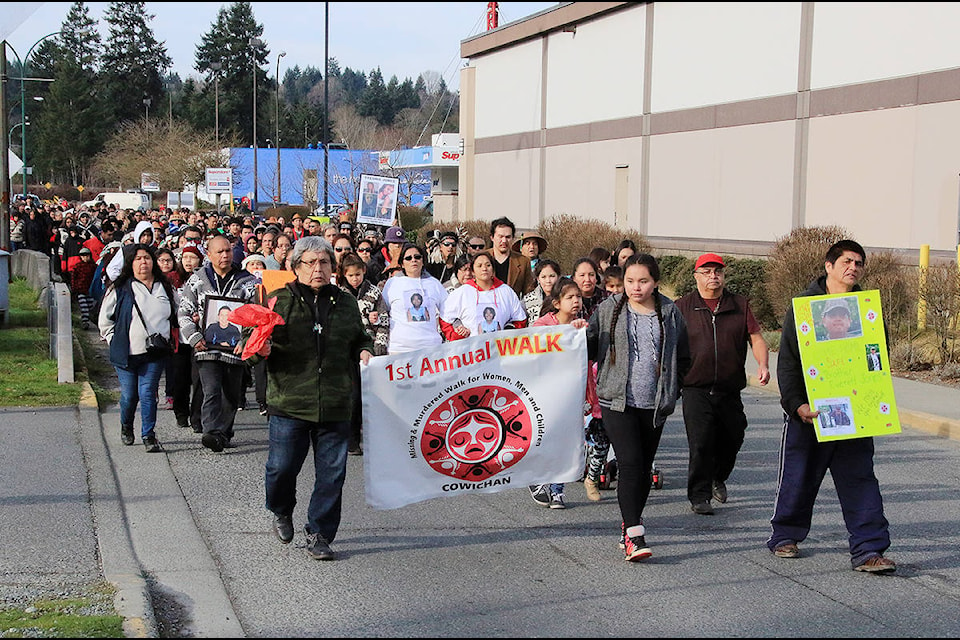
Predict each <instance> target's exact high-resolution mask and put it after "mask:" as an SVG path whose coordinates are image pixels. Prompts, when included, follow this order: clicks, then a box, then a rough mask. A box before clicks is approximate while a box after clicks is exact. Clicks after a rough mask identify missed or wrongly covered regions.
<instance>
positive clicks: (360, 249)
mask: <svg viewBox="0 0 960 640" xmlns="http://www.w3.org/2000/svg"><path fill="white" fill-rule="evenodd" d="M371 251H373V249H371V248H370V247H360V248H359V249H357V253H370V252H371Z"/></svg>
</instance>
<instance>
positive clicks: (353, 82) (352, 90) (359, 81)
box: [331, 67, 367, 105]
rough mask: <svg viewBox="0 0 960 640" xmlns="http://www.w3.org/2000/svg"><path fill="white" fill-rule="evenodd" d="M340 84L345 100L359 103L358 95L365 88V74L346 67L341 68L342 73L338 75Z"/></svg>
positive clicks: (360, 94)
mask: <svg viewBox="0 0 960 640" xmlns="http://www.w3.org/2000/svg"><path fill="white" fill-rule="evenodd" d="M331 75H332V74H331ZM340 86H341V89H342V90H343V96H344V101H345V102H348V103H350V104H354V105H356V104H359V102H360V97H361V96H362V95H363V92H364V91H366V90H367V75H366V74H365V73H363V72H358V71H354V70H353V69H351V68H350V67H347V68H346V69H344V70H343V75H341V76H340Z"/></svg>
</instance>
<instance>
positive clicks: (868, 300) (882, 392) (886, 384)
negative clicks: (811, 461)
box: [793, 289, 900, 442]
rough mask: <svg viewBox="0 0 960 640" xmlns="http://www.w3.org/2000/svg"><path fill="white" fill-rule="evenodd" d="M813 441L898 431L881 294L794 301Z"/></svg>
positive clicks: (876, 292)
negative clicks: (812, 415)
mask: <svg viewBox="0 0 960 640" xmlns="http://www.w3.org/2000/svg"><path fill="white" fill-rule="evenodd" d="M793 313H794V317H795V319H796V326H797V340H798V342H799V345H800V362H801V363H802V364H803V370H804V383H805V385H806V389H807V400H808V401H809V403H810V406H811V407H812V408H813V409H815V410H817V411H819V412H820V415H819V416H817V418H816V419H814V426H815V427H816V431H817V440H818V441H819V442H826V441H829V440H846V439H849V438H864V437H868V436H882V435H888V434H892V433H900V416H899V414H898V413H897V403H896V400H895V399H894V395H893V377H892V376H891V375H890V371H889V369H890V368H889V367H888V366H887V363H888V362H889V359H888V357H887V338H886V334H885V332H884V330H883V309H882V306H881V304H880V292H879V291H877V290H875V289H874V290H871V291H852V292H850V293H843V294H835V295H826V296H810V297H805V298H794V299H793Z"/></svg>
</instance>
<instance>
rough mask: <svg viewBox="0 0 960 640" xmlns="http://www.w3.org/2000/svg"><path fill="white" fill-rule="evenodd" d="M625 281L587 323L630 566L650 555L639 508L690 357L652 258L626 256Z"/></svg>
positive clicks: (623, 544) (676, 312)
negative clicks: (615, 469) (614, 454)
mask: <svg viewBox="0 0 960 640" xmlns="http://www.w3.org/2000/svg"><path fill="white" fill-rule="evenodd" d="M623 275H624V278H623V280H624V292H623V293H621V294H617V295H614V296H611V297H609V298H607V299H606V300H604V301H603V302H602V303H600V306H598V307H597V310H596V312H595V313H594V314H593V315H592V316H591V317H590V324H589V325H588V327H587V348H588V352H589V355H588V357H589V358H590V360H594V361H596V362H597V368H598V371H597V395H598V396H599V403H600V410H601V412H602V414H603V426H604V428H605V429H606V431H607V435H608V436H609V437H610V442H611V444H612V445H613V448H614V450H615V451H616V452H617V465H618V470H619V471H618V473H619V479H618V481H617V500H618V501H619V503H620V515H621V516H622V517H623V522H622V524H621V543H620V546H621V548H623V549H624V552H625V554H626V560H627V561H628V562H636V561H639V560H643V559H645V558H649V557H650V556H651V555H653V552H652V551H650V548H649V547H648V546H647V543H646V539H645V538H644V535H645V533H646V530H645V529H644V526H643V508H644V507H645V506H646V503H647V497H648V496H649V494H650V484H651V476H650V471H651V469H652V467H653V460H654V457H655V456H656V453H657V446H658V445H659V444H660V435H661V434H662V432H663V425H664V423H666V421H667V417H668V416H669V415H670V414H672V413H673V411H674V409H675V408H676V404H677V398H678V397H679V395H680V386H681V381H682V379H683V375H684V373H685V372H686V370H687V368H688V367H689V366H690V353H689V345H688V343H687V330H686V325H685V324H684V321H683V316H682V315H681V314H680V311H679V310H678V309H677V307H676V305H675V304H674V303H673V301H672V300H670V299H669V298H667V297H666V296H664V295H662V294H661V293H660V291H659V289H658V287H657V285H658V283H659V280H660V267H659V265H658V264H657V261H656V258H654V257H653V256H651V255H649V254H643V253H641V254H635V255H633V256H631V257H630V258H629V259H628V260H627V262H626V264H625V266H624V274H623Z"/></svg>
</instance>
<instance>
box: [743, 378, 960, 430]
mask: <svg viewBox="0 0 960 640" xmlns="http://www.w3.org/2000/svg"><path fill="white" fill-rule="evenodd" d="M747 382H748V384H749V385H750V386H751V387H754V388H756V389H760V390H761V391H767V392H769V393H776V394H779V393H780V390H779V388H778V387H777V380H776V378H775V377H774V378H771V380H770V382H768V383H767V384H766V385H763V386H761V385H760V383H759V382H758V381H757V377H756V376H755V375H748V376H747ZM897 410H898V412H899V414H900V424H901V425H903V426H905V427H910V428H911V429H916V430H918V431H923V432H924V433H929V434H930V435H933V436H937V437H938V438H948V439H950V440H960V420H954V419H952V418H945V417H943V416H937V415H933V414H932V413H924V412H923V411H914V410H912V409H904V408H902V407H898V408H897Z"/></svg>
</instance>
